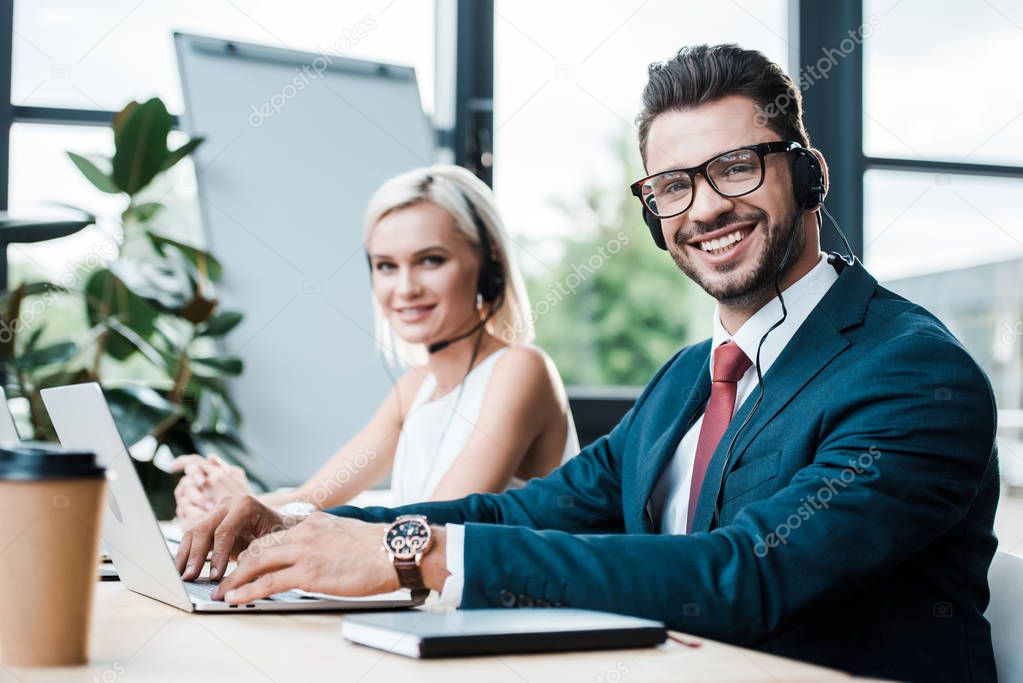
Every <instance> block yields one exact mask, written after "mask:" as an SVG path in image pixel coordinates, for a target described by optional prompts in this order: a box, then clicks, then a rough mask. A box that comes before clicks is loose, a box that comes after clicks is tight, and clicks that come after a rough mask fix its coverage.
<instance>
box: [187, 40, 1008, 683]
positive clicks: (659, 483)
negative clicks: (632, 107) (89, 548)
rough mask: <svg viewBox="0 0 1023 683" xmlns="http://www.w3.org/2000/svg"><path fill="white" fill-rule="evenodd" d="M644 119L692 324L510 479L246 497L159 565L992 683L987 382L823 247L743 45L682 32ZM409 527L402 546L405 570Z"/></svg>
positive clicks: (796, 127)
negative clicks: (611, 399)
mask: <svg viewBox="0 0 1023 683" xmlns="http://www.w3.org/2000/svg"><path fill="white" fill-rule="evenodd" d="M639 137H640V148H641V151H642V154H643V159H644V163H645V167H646V169H647V173H649V174H650V175H649V177H647V178H644V179H642V180H640V181H638V182H637V183H636V184H635V185H634V186H633V191H634V193H635V194H636V195H637V197H638V198H639V199H640V201H641V202H642V204H643V212H644V219H645V221H646V222H647V225H648V226H649V227H650V230H651V235H652V236H653V238H654V240H655V241H656V242H657V243H658V245H659V246H661V247H662V248H665V249H667V251H668V252H669V253H670V255H671V256H672V258H673V259H674V260H675V262H676V263H677V264H678V266H679V268H680V270H682V271H683V272H684V273H685V275H686V276H688V277H690V278H691V279H693V280H694V281H696V282H697V283H699V284H700V285H701V286H702V287H703V288H704V289H705V290H706V291H707V292H708V293H710V294H711V295H712V296H713V297H714V298H715V299H716V300H717V302H718V303H717V307H716V310H715V314H714V320H713V324H714V334H713V337H712V339H710V340H707V341H704V342H702V343H700V344H696V345H694V346H690V347H687V348H684V349H682V350H681V351H679V352H678V353H677V354H676V355H675V356H674V357H673V358H671V359H670V360H669V361H668V362H667V363H666V364H665V365H664V366H663V367H662V368H661V369H660V370H659V371H658V372H657V374H656V375H655V376H654V378H653V379H652V380H651V381H650V383H649V384H648V385H647V387H646V389H645V390H644V391H643V393H642V395H641V396H640V397H639V398H638V399H637V401H636V403H635V405H634V406H633V407H632V409H631V410H630V411H629V413H628V414H627V415H626V416H625V417H624V418H623V419H622V421H621V422H620V423H619V424H618V425H617V426H616V427H615V428H614V429H613V430H612V431H611V433H610V434H608V435H607V436H604V437H602V438H601V439H599V440H598V441H596V442H595V443H593V444H592V445H590V446H588V447H587V448H585V449H583V451H582V452H580V453H579V455H578V456H576V457H575V458H574V459H572V460H571V461H569V462H568V463H567V464H565V465H564V466H562V467H561V468H559V469H558V470H556V471H555V472H553V473H552V474H551V475H549V476H547V477H545V478H543V479H534V480H532V481H531V482H530V483H529V484H528V485H527V486H526V487H525V488H523V489H520V490H513V491H508V492H506V493H503V494H499V495H494V494H480V495H472V496H469V497H466V498H463V499H461V500H454V501H447V502H433V503H423V504H417V505H409V506H404V507H401V508H398V509H395V510H391V509H386V508H379V507H378V508H367V509H360V508H355V507H340V508H335V509H332V510H329V511H327V512H329V513H330V514H327V515H325V514H314V515H311V516H309V517H308V518H307V519H305V521H303V522H301V523H298V524H293V522H292V521H291V520H285V519H283V518H282V517H281V516H280V515H279V514H278V513H277V512H275V511H272V510H269V509H267V508H265V507H264V506H262V505H260V504H259V503H258V502H257V501H255V499H252V498H247V499H243V500H239V501H235V502H234V503H232V504H230V505H223V506H221V507H220V508H218V509H217V510H215V511H214V512H213V513H211V515H210V517H209V518H208V519H207V520H206V521H205V522H204V523H203V524H200V525H198V526H197V527H196V528H195V529H194V530H193V531H192V532H190V534H189V535H188V536H186V538H185V540H184V543H183V545H182V549H181V552H180V554H179V568H180V569H181V570H182V571H183V573H184V575H185V577H186V578H192V577H194V576H195V575H196V574H197V573H198V571H199V570H200V569H201V566H202V559H203V558H204V557H205V554H206V552H207V550H208V549H209V548H210V547H211V546H212V547H213V570H212V571H213V572H214V575H215V576H220V575H222V574H223V570H224V568H225V566H226V562H227V559H228V556H229V555H231V554H233V553H234V554H236V553H239V552H240V553H241V554H240V557H239V564H238V567H237V568H236V570H235V571H234V572H233V573H232V574H231V575H230V576H229V577H227V578H226V579H225V580H224V581H223V582H222V584H221V586H220V588H219V589H218V590H219V592H218V595H225V596H226V598H227V599H228V600H229V601H231V602H246V601H249V600H252V599H255V598H258V597H262V596H266V595H268V594H271V593H274V592H276V591H280V590H284V589H287V588H292V587H296V586H297V587H301V588H305V589H308V590H315V591H322V592H327V593H339V594H346V595H352V594H369V593H376V592H382V591H386V590H393V589H395V588H397V587H398V586H399V585H407V586H417V585H424V586H426V587H428V588H431V589H434V590H439V591H442V592H441V600H442V602H446V603H449V604H454V605H459V606H461V607H463V608H474V607H494V606H504V607H514V606H518V607H528V606H560V605H566V606H572V607H583V608H592V609H598V610H608V611H613V612H622V613H627V614H634V615H639V616H645V617H651V618H655V619H659V620H662V621H665V622H666V623H667V624H668V625H669V626H670V627H672V628H675V629H679V630H682V631H685V632H689V633H694V634H701V635H705V636H708V637H711V638H716V639H720V640H724V641H728V642H732V643H738V644H742V645H747V646H752V647H755V648H758V649H761V650H764V651H767V652H773V653H777V654H781V655H786V656H790V657H796V658H799V659H804V660H809V661H812V662H816V663H820V664H823V665H827V666H833V667H837V668H841V669H845V670H848V671H851V672H854V673H858V674H869V675H877V676H884V677H891V678H897V679H900V680H936V679H942V680H956V681H969V680H977V681H981V680H993V678H994V662H993V655H992V649H991V639H990V631H989V626H988V624H987V622H986V621H985V620H984V617H983V612H984V610H985V608H986V605H987V601H988V588H987V580H986V576H987V570H988V565H989V563H990V560H991V557H992V554H993V552H994V549H995V544H996V543H995V538H994V536H993V533H992V522H993V517H994V511H995V506H996V504H997V499H998V474H997V471H998V469H997V458H996V451H995V447H994V435H995V405H994V399H993V395H992V392H991V388H990V385H989V383H988V381H987V379H986V377H985V376H984V374H983V372H982V371H981V370H980V369H979V368H978V366H977V364H976V363H975V362H974V361H973V360H972V359H971V357H970V356H969V354H968V353H967V352H966V351H965V350H964V349H963V347H962V346H961V345H960V343H959V342H958V341H957V340H956V339H955V338H954V337H953V336H952V335H951V334H950V333H949V331H948V330H947V329H946V328H945V327H944V326H943V325H942V324H941V323H940V322H939V321H938V320H937V319H935V318H934V317H933V316H932V315H931V314H929V313H928V312H927V311H925V310H923V309H921V308H920V307H918V306H916V305H914V304H912V303H910V302H908V301H906V300H905V299H902V298H900V297H898V296H896V295H895V294H893V293H892V292H890V291H888V290H886V289H884V288H882V287H879V286H878V284H877V282H876V280H875V279H874V278H873V277H871V275H870V274H869V273H868V272H867V271H866V270H865V269H864V268H863V266H862V264H861V263H859V261H856V260H855V259H852V258H848V259H846V258H839V257H837V255H836V256H832V257H828V256H826V255H824V254H822V253H821V252H820V241H819V229H820V222H819V217H820V213H819V208H820V203H821V201H822V199H823V196H824V194H825V193H826V187H827V167H826V164H825V161H824V158H823V156H822V155H821V154H820V152H819V151H817V150H814V149H811V148H810V147H809V140H808V138H807V135H806V131H805V130H804V128H803V123H802V111H801V104H800V97H799V93H798V91H797V90H796V89H795V87H794V85H793V84H792V82H791V80H790V79H789V78H788V77H787V76H786V75H785V74H784V72H783V71H782V70H781V69H780V68H779V67H778V66H777V65H775V64H773V63H771V62H769V61H768V60H767V59H766V58H765V57H764V56H763V55H761V54H760V53H758V52H755V51H747V50H742V49H740V48H738V47H737V46H734V45H720V46H714V47H708V46H696V47H690V48H684V49H683V50H681V51H680V52H679V54H678V55H677V56H676V57H674V58H673V59H671V60H669V61H668V62H666V63H663V64H655V65H652V66H651V67H650V72H649V83H648V84H647V86H646V89H645V91H644V96H643V111H642V113H641V114H640V117H639ZM399 515H424V516H425V517H426V521H424V520H419V521H418V522H417V521H415V520H413V521H412V522H408V521H404V522H401V521H400V522H397V523H394V521H395V519H396V517H398V516H399ZM417 524H418V525H419V527H418V531H417V526H416V525H417ZM426 524H429V525H430V526H425V525H426ZM424 529H428V530H429V531H430V535H431V537H432V539H429V540H428V539H427V538H426V536H425V535H424V533H425V532H424ZM385 534H386V538H387V541H386V543H388V544H389V549H390V550H391V553H390V554H389V553H385V552H382V546H381V539H382V538H384V536H385ZM417 534H418V536H417ZM402 535H405V537H403V538H402V539H399V540H398V541H396V542H395V541H394V538H395V537H396V536H402ZM251 539H258V540H252V541H251V545H250V544H249V542H250V540H251ZM394 543H397V544H398V545H397V546H396V545H394ZM406 543H408V544H413V545H415V549H416V550H418V551H420V552H418V553H417V554H418V555H419V557H417V558H416V561H415V562H414V563H412V562H410V561H405V562H404V564H403V565H402V564H401V563H399V562H398V561H397V560H395V559H394V558H392V557H390V555H395V549H396V548H399V549H400V547H402V546H403V545H404V544H406ZM246 546H248V549H247V550H245V551H244V552H241V551H242V550H243V549H244V548H245V547H246ZM399 554H400V553H399ZM395 557H397V555H395ZM392 561H393V562H394V564H392ZM410 564H413V565H415V566H414V567H412V568H410V567H409V565H410ZM399 576H400V577H401V578H399Z"/></svg>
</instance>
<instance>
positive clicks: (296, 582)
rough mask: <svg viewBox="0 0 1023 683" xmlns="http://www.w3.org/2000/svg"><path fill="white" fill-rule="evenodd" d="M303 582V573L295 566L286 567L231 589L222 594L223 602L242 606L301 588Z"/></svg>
mask: <svg viewBox="0 0 1023 683" xmlns="http://www.w3.org/2000/svg"><path fill="white" fill-rule="evenodd" d="M303 581H304V573H303V572H302V570H300V569H299V568H297V567H295V566H290V567H286V568H284V569H281V570H279V571H274V572H270V573H269V574H263V575H262V576H260V577H259V578H258V579H256V580H255V581H253V582H251V583H247V584H245V585H243V586H239V587H238V588H235V589H232V590H230V591H228V592H227V593H225V594H224V600H225V601H227V602H228V603H230V604H232V605H243V604H245V603H249V602H253V601H254V600H260V599H262V598H265V597H269V596H271V595H274V594H275V593H282V592H284V591H286V590H291V589H292V588H301V587H302V582H303Z"/></svg>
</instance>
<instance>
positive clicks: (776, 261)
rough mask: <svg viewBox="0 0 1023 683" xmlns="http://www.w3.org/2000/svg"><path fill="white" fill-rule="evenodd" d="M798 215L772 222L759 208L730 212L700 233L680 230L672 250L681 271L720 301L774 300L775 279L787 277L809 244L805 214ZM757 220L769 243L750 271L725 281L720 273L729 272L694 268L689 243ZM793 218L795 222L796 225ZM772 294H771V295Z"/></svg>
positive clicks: (735, 303) (743, 305) (736, 303)
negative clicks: (709, 275) (703, 271)
mask: <svg viewBox="0 0 1023 683" xmlns="http://www.w3.org/2000/svg"><path fill="white" fill-rule="evenodd" d="M794 214H795V215H792V214H789V215H787V216H785V217H784V219H783V220H781V221H778V222H773V223H768V220H767V219H768V218H769V217H768V215H767V213H766V212H764V211H762V210H759V209H758V210H756V212H754V213H752V214H747V215H745V216H737V215H735V214H726V215H724V216H722V217H721V218H720V219H719V220H718V221H717V223H716V224H715V225H713V226H707V229H705V230H701V231H700V232H699V233H697V234H694V235H689V236H685V235H683V234H682V233H681V232H679V233H677V234H676V235H675V247H676V249H671V250H669V251H670V253H671V257H672V259H674V261H675V265H677V266H678V267H679V270H681V271H682V272H683V273H685V274H686V276H687V277H688V278H689V279H690V280H692V281H693V282H695V283H696V284H698V285H700V287H702V288H703V291H705V292H707V294H710V295H711V296H712V297H714V299H716V300H717V301H718V303H721V304H725V305H727V306H731V307H735V308H748V307H751V306H755V305H760V304H763V303H764V302H766V301H769V300H770V298H771V296H773V291H774V283H775V279H776V278H778V279H780V278H781V277H784V275H785V273H786V272H788V271H789V270H790V269H791V268H792V267H793V266H794V265H795V263H796V261H798V260H799V256H800V254H802V253H803V248H804V247H805V246H806V234H805V233H804V232H803V213H802V212H801V211H799V209H796V210H795V212H794ZM753 221H756V222H757V225H758V226H759V229H760V230H761V231H763V233H764V236H765V242H766V245H767V246H766V248H764V249H763V250H762V251H761V252H760V254H759V256H758V258H757V260H756V261H755V262H754V264H753V267H752V268H751V269H749V268H748V267H747V270H748V272H744V273H731V277H726V278H725V279H724V280H721V278H720V276H721V275H728V274H729V271H728V270H725V271H721V270H717V269H715V270H714V273H715V275H716V277H714V278H706V277H703V276H702V275H701V273H700V271H699V270H698V269H697V268H696V267H694V265H693V263H692V261H691V260H690V259H687V258H685V254H686V251H685V248H686V246H687V245H686V242H688V241H690V240H691V239H693V238H694V237H698V236H699V235H701V234H706V233H709V232H711V231H713V230H720V229H721V228H723V227H726V226H728V225H733V224H734V225H740V224H743V223H750V222H753ZM793 221H795V225H794V226H793ZM790 230H794V231H795V232H794V234H793V235H792V250H791V251H790V252H789V256H788V259H787V260H786V262H785V267H784V269H783V270H782V272H781V273H779V272H778V267H779V266H780V265H781V262H782V259H783V258H785V248H786V247H787V246H788V241H789V234H790V233H789V231H790ZM751 236H752V233H751V234H750V235H747V236H746V237H745V238H744V239H749V238H750V237H751ZM696 248H699V247H696ZM726 267H727V268H730V269H734V267H735V266H734V265H731V264H730V265H729V266H726ZM769 294H770V296H768V295H769Z"/></svg>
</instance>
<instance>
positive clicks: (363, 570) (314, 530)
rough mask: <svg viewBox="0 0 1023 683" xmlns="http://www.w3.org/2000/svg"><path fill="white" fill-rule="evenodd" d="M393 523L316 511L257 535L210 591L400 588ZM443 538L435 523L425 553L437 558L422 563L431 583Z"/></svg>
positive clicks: (240, 595) (241, 599) (263, 593)
mask: <svg viewBox="0 0 1023 683" xmlns="http://www.w3.org/2000/svg"><path fill="white" fill-rule="evenodd" d="M388 526H389V525H387V524H368V523H366V522H361V521H359V520H354V519H347V518H344V517H335V516H333V515H329V514H325V513H315V514H313V515H311V516H310V517H308V518H306V519H305V521H303V522H301V523H300V524H297V525H295V526H294V527H292V528H291V529H290V530H288V531H277V532H274V533H271V534H269V535H267V536H264V537H262V538H260V539H258V540H256V541H253V542H252V543H251V544H250V545H249V547H248V549H247V550H245V551H244V552H243V553H241V555H239V557H238V566H237V567H236V568H235V570H234V571H233V572H231V575H230V576H228V577H227V578H226V579H224V581H223V582H222V583H221V584H220V585H219V586H218V587H217V588H216V590H215V591H214V592H213V594H212V596H211V597H213V598H214V599H215V600H221V599H223V600H226V601H227V602H229V603H232V604H244V603H248V602H252V601H253V600H258V599H260V598H265V597H267V596H269V595H273V594H274V593H280V592H282V591H286V590H290V589H292V588H301V589H303V590H306V591H311V592H315V593H329V594H331V595H345V596H352V597H354V596H360V595H374V594H377V593H388V592H391V591H395V590H398V589H399V588H401V584H400V582H399V581H398V574H397V572H395V570H394V566H393V565H392V564H391V561H390V559H389V557H388V554H387V552H385V551H384V549H383V538H384V532H385V531H386V530H387V527H388ZM444 541H445V538H444V530H443V529H442V528H441V529H436V530H435V532H434V544H435V545H434V547H433V549H432V550H431V551H430V552H429V553H428V554H427V556H426V558H427V560H431V559H432V560H434V561H433V562H432V563H431V570H430V571H429V572H427V571H426V567H425V565H426V560H424V563H423V564H424V577H425V578H427V579H428V582H427V585H428V586H429V587H431V588H436V589H438V590H439V589H440V588H441V587H442V586H443V577H442V576H441V572H439V571H437V568H436V567H434V566H433V565H435V564H437V558H436V557H434V556H438V557H439V563H440V564H439V568H440V569H443V567H444V560H443V558H444V554H445V550H444V546H445V543H444ZM443 574H444V576H446V574H447V571H446V569H443ZM431 583H433V584H436V585H431Z"/></svg>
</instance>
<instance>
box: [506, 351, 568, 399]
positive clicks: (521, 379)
mask: <svg viewBox="0 0 1023 683" xmlns="http://www.w3.org/2000/svg"><path fill="white" fill-rule="evenodd" d="M494 377H497V378H499V379H504V380H508V382H509V384H512V385H515V386H521V387H523V388H524V389H525V390H527V391H531V392H535V391H537V390H539V389H544V388H547V389H550V390H552V393H553V394H555V395H557V394H558V393H560V391H559V389H560V387H561V376H560V375H559V374H558V370H557V368H556V367H555V366H554V361H553V360H551V357H550V356H548V355H547V353H546V352H545V351H544V350H543V349H541V348H539V347H538V346H533V345H532V344H516V345H513V346H506V347H504V349H503V352H502V354H501V357H500V358H498V359H497V363H496V364H495V366H494Z"/></svg>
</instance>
